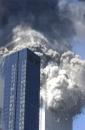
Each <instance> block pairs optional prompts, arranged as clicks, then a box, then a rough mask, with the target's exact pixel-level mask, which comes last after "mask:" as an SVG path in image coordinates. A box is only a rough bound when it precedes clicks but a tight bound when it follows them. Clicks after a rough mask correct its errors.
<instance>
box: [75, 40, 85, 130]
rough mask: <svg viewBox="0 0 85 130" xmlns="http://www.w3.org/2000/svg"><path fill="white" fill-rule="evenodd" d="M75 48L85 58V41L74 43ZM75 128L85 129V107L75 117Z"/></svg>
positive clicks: (78, 129)
mask: <svg viewBox="0 0 85 130" xmlns="http://www.w3.org/2000/svg"><path fill="white" fill-rule="evenodd" d="M73 50H74V51H75V52H76V53H77V54H79V55H80V56H81V58H82V59H85V43H84V41H81V44H79V43H78V44H77V43H76V44H74V47H73ZM73 130H85V109H84V110H83V112H82V113H81V114H80V115H78V116H77V117H75V118H74V122H73Z"/></svg>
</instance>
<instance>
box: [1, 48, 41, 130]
mask: <svg viewBox="0 0 85 130" xmlns="http://www.w3.org/2000/svg"><path fill="white" fill-rule="evenodd" d="M3 69H4V105H3V123H2V124H3V127H2V128H3V130H28V129H30V130H34V129H35V130H38V129H39V94H40V58H39V57H38V56H37V55H35V54H34V53H33V52H31V51H30V50H28V49H23V50H21V51H19V52H16V53H14V54H11V55H9V56H7V57H6V58H5V64H4V68H3Z"/></svg>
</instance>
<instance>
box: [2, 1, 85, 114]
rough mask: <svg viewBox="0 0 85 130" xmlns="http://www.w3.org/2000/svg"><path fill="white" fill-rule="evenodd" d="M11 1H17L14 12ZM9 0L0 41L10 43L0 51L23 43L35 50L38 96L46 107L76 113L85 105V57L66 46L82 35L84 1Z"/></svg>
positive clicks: (9, 49) (22, 46) (5, 51)
mask: <svg viewBox="0 0 85 130" xmlns="http://www.w3.org/2000/svg"><path fill="white" fill-rule="evenodd" d="M9 1H10V0H9ZM13 2H14V3H15V5H17V6H14V7H16V12H14V10H15V9H14V8H12V5H11V4H12V3H13ZM13 2H9V3H10V5H9V4H8V3H6V4H5V7H4V9H7V10H8V11H7V12H8V19H7V20H8V24H6V25H5V27H2V28H1V30H0V39H1V40H0V42H1V45H2V44H5V43H6V44H8V43H9V44H10V46H7V49H8V50H7V49H4V48H2V49H1V51H0V53H1V55H3V53H5V54H10V53H12V52H14V51H17V50H20V49H22V48H25V47H28V48H29V49H31V50H32V51H33V52H34V53H36V54H38V55H39V56H40V57H41V97H42V98H43V100H44V102H45V103H46V104H47V107H48V109H52V110H53V111H56V112H65V113H68V114H70V115H76V114H77V113H79V112H80V110H81V108H82V107H83V106H84V105H85V87H84V84H85V80H84V77H85V61H82V60H80V58H79V56H77V55H75V54H74V53H72V52H71V51H69V50H70V49H72V48H71V42H72V40H73V39H74V38H77V39H78V38H79V39H81V37H83V38H84V32H85V28H84V3H83V4H82V3H78V4H77V5H76V4H75V3H71V2H70V3H69V2H67V1H65V0H64V1H63V0H60V1H57V0H54V1H51V0H50V1H48V0H47V1H45V0H44V1H43V0H41V1H40V0H37V1H36V2H34V0H31V1H29V0H28V1H27V0H26V1H25V2H24V0H22V1H19V0H18V1H13ZM17 2H18V3H17ZM23 2H24V3H23ZM16 3H17V4H16ZM3 5H4V4H3ZM13 5H14V4H13ZM26 5H27V6H26ZM7 7H8V8H7ZM25 7H26V8H25ZM81 7H83V8H81ZM19 9H20V10H19ZM4 12H5V11H4ZM21 12H22V13H21ZM79 13H80V14H81V15H79ZM80 16H81V17H80ZM2 23H3V22H2ZM81 27H82V29H81ZM64 52H65V53H64Z"/></svg>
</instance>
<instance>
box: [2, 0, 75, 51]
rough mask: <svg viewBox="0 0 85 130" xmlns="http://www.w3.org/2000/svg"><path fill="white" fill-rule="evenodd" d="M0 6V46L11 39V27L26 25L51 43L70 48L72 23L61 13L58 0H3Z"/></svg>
mask: <svg viewBox="0 0 85 130" xmlns="http://www.w3.org/2000/svg"><path fill="white" fill-rule="evenodd" d="M1 7H2V8H3V10H2V8H0V13H1V15H0V23H1V34H0V39H1V41H0V46H3V45H5V44H8V43H10V42H11V41H12V35H13V34H12V30H13V28H15V27H16V26H17V25H22V26H24V25H25V26H26V25H27V26H29V27H31V28H32V29H34V30H36V31H38V32H40V33H42V34H43V35H44V36H45V37H46V38H47V39H48V40H49V42H51V43H52V44H60V45H61V44H65V45H66V46H67V48H71V45H70V44H69V43H70V42H71V39H72V37H73V36H74V35H75V29H74V25H73V22H72V20H71V19H69V17H63V14H61V10H60V7H59V1H58V0H36V1H35V0H21V1H20V0H4V1H1ZM64 15H66V13H65V14H64ZM2 25H4V26H5V27H2ZM3 37H4V38H3ZM2 38H3V39H4V40H3V39H2ZM60 51H63V50H62V49H61V50H60Z"/></svg>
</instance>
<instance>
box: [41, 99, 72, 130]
mask: <svg viewBox="0 0 85 130" xmlns="http://www.w3.org/2000/svg"><path fill="white" fill-rule="evenodd" d="M72 123H73V120H72V116H70V115H69V116H67V115H66V114H65V113H56V112H55V111H52V110H51V109H50V108H47V107H46V104H45V103H44V101H42V104H41V107H40V125H39V130H72Z"/></svg>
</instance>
